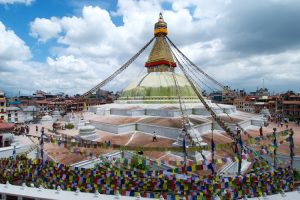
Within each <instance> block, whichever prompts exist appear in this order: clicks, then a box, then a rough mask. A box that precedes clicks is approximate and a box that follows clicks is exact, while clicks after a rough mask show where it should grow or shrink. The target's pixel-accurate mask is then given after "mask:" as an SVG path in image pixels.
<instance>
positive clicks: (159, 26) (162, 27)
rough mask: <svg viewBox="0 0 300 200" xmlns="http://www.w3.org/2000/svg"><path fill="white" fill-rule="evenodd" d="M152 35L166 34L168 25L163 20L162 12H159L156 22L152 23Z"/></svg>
mask: <svg viewBox="0 0 300 200" xmlns="http://www.w3.org/2000/svg"><path fill="white" fill-rule="evenodd" d="M154 35H155V36H160V35H164V36H166V35H168V26H167V23H166V22H165V21H164V18H163V15H162V13H159V19H158V22H156V23H155V25H154Z"/></svg>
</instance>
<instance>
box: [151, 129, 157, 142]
mask: <svg viewBox="0 0 300 200" xmlns="http://www.w3.org/2000/svg"><path fill="white" fill-rule="evenodd" d="M154 141H157V138H156V133H155V131H153V138H152V142H154Z"/></svg>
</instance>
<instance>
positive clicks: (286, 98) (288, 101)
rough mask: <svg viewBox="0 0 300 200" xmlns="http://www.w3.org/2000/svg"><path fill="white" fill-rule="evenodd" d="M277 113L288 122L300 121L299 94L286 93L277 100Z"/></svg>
mask: <svg viewBox="0 0 300 200" xmlns="http://www.w3.org/2000/svg"><path fill="white" fill-rule="evenodd" d="M278 112H279V113H283V115H284V116H285V117H288V118H290V120H300V94H296V93H294V92H293V91H288V92H286V93H284V94H281V95H280V97H279V98H278Z"/></svg>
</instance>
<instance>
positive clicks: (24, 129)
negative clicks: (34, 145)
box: [13, 124, 30, 135]
mask: <svg viewBox="0 0 300 200" xmlns="http://www.w3.org/2000/svg"><path fill="white" fill-rule="evenodd" d="M29 131H30V128H29V125H28V124H15V126H14V129H13V133H14V134H15V135H27V134H29Z"/></svg>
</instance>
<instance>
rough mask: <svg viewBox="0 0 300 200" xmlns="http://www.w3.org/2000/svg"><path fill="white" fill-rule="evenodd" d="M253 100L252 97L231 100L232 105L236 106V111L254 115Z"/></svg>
mask: <svg viewBox="0 0 300 200" xmlns="http://www.w3.org/2000/svg"><path fill="white" fill-rule="evenodd" d="M255 99H256V98H254V97H244V98H235V99H234V100H233V105H235V106H236V109H237V110H241V111H245V112H249V113H255V107H254V104H255Z"/></svg>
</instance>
